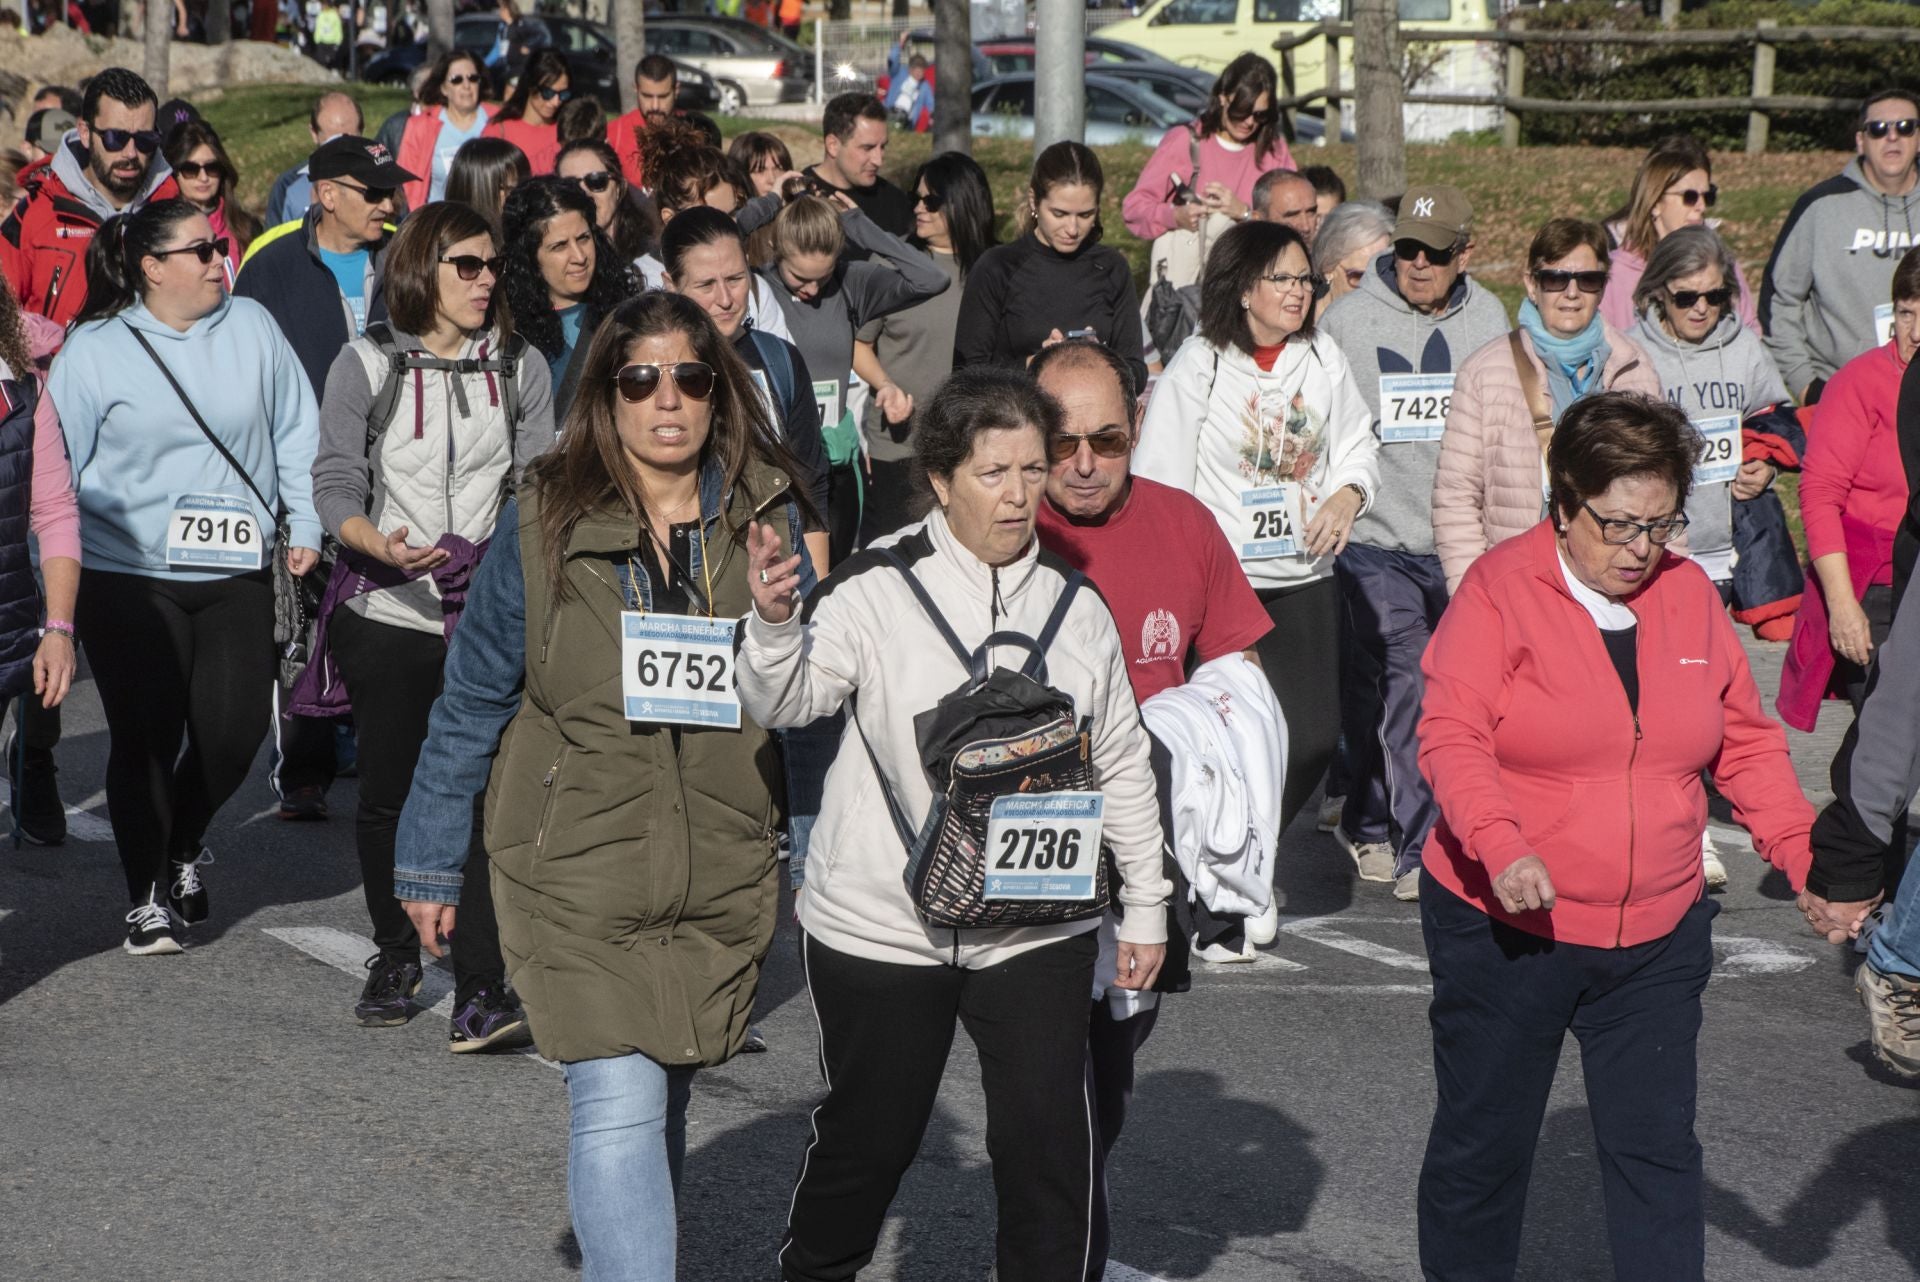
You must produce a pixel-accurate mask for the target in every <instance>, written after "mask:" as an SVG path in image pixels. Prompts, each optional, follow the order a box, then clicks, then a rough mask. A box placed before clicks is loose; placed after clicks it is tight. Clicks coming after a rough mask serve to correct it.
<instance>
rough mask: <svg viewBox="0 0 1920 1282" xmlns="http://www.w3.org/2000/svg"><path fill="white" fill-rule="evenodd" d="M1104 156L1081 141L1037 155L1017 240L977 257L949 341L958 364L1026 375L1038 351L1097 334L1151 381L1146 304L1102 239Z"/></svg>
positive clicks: (1122, 259) (1123, 262)
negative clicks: (1143, 324) (1143, 320)
mask: <svg viewBox="0 0 1920 1282" xmlns="http://www.w3.org/2000/svg"><path fill="white" fill-rule="evenodd" d="M1106 183H1107V180H1106V175H1105V174H1104V173H1102V172H1101V169H1100V159H1099V157H1097V156H1095V155H1094V154H1093V152H1092V151H1091V150H1089V149H1088V148H1086V147H1084V146H1082V145H1081V144H1080V143H1077V142H1057V143H1055V144H1053V146H1051V147H1048V148H1047V149H1046V150H1045V151H1043V152H1041V153H1040V154H1039V156H1037V157H1036V158H1035V159H1034V162H1033V173H1032V176H1031V177H1030V178H1029V179H1028V182H1027V188H1026V190H1025V191H1024V192H1022V193H1021V196H1022V199H1021V203H1020V213H1019V229H1020V235H1019V236H1018V237H1016V238H1015V239H1014V240H1013V241H1011V242H1009V243H1008V244H1005V245H997V246H995V247H994V248H992V249H989V250H988V251H987V252H986V253H985V254H982V255H981V256H980V261H979V262H978V263H976V264H975V265H974V269H973V270H972V271H971V272H969V273H967V289H966V295H965V297H963V298H962V299H961V301H960V319H959V322H958V324H957V326H956V328H955V330H954V336H953V363H954V365H955V367H959V366H962V365H1005V366H1007V367H1008V368H1010V369H1024V368H1025V367H1026V364H1027V361H1028V360H1029V359H1030V358H1031V357H1032V356H1033V354H1034V353H1035V352H1037V351H1039V350H1040V349H1041V348H1042V347H1046V346H1048V345H1049V344H1052V343H1057V342H1059V341H1061V340H1062V339H1066V338H1095V339H1098V340H1099V341H1100V342H1102V343H1104V344H1106V345H1107V346H1108V347H1111V348H1112V349H1113V350H1114V351H1116V352H1118V353H1120V355H1121V356H1122V357H1124V358H1125V359H1126V361H1127V363H1128V364H1129V365H1131V366H1133V374H1134V386H1135V387H1144V386H1146V382H1147V363H1146V360H1145V358H1144V357H1143V355H1142V350H1143V343H1142V339H1141V330H1140V300H1139V297H1138V295H1136V294H1135V293H1134V289H1133V268H1131V267H1129V266H1128V265H1127V259H1126V256H1125V255H1124V254H1122V253H1121V252H1120V251H1119V250H1117V249H1115V248H1113V247H1112V246H1111V245H1103V244H1101V243H1100V232H1101V227H1100V201H1101V199H1102V196H1103V195H1104V193H1105V191H1106Z"/></svg>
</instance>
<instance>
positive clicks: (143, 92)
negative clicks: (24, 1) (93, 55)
mask: <svg viewBox="0 0 1920 1282" xmlns="http://www.w3.org/2000/svg"><path fill="white" fill-rule="evenodd" d="M159 106H160V102H159V99H158V98H156V97H155V96H154V92H153V89H152V87H151V86H149V85H148V84H147V82H146V81H145V80H142V79H141V78H140V77H139V76H137V75H135V74H134V73H133V72H131V71H128V70H127V69H126V68H125V67H108V68H107V69H106V70H104V71H102V72H101V73H100V74H99V75H97V76H95V77H93V79H91V80H90V81H88V82H87V92H86V96H85V97H84V98H83V99H82V100H81V112H80V122H79V124H78V125H76V126H75V127H74V130H73V132H72V133H70V134H68V135H67V136H66V137H65V138H63V139H61V141H60V144H59V145H58V146H57V147H55V148H54V152H53V155H52V156H51V157H50V158H49V159H48V160H46V161H45V162H44V163H43V164H40V165H30V166H28V167H27V169H26V170H24V171H22V174H21V186H22V187H23V188H24V189H25V195H24V196H23V197H22V199H21V201H20V203H19V204H18V205H16V206H15V207H14V210H13V213H12V214H10V215H8V217H7V219H6V221H5V222H4V223H0V272H4V273H6V277H7V281H8V282H9V283H10V284H11V285H12V286H13V292H14V296H15V297H17V298H18V299H19V300H20V304H21V306H23V307H25V308H26V309H27V310H28V311H33V312H38V313H40V314H41V315H42V316H45V317H46V318H47V319H48V320H51V321H55V322H58V323H59V324H61V325H68V324H71V323H72V321H73V319H74V318H75V317H76V316H78V315H79V314H80V309H81V307H82V306H83V305H85V303H86V301H87V270H86V259H87V246H88V245H89V244H91V243H92V241H93V234H94V232H95V231H96V230H97V229H98V228H99V226H100V224H101V223H103V222H105V221H106V220H107V219H109V218H111V217H113V216H114V215H115V214H123V213H129V212H131V211H133V210H135V209H138V208H140V207H141V206H142V205H145V204H147V203H148V202H149V201H154V200H167V199H170V198H171V197H174V196H177V195H179V194H180V190H179V186H178V184H176V183H175V182H174V181H173V175H172V173H171V171H169V170H168V168H167V162H166V158H165V157H163V156H161V155H160V134H159V131H158V130H157V129H155V127H154V116H155V113H156V111H157V110H158V108H159Z"/></svg>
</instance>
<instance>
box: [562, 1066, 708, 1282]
mask: <svg viewBox="0 0 1920 1282" xmlns="http://www.w3.org/2000/svg"><path fill="white" fill-rule="evenodd" d="M566 1073H567V1094H568V1097H569V1101H570V1104H571V1108H570V1119H571V1120H570V1125H569V1136H568V1143H567V1203H568V1206H569V1208H570V1209H571V1210H572V1212H573V1234H574V1236H575V1237H576V1238H578V1239H579V1241H580V1255H581V1257H582V1260H583V1267H582V1268H581V1277H582V1279H583V1282H673V1277H674V1256H675V1247H676V1245H677V1243H676V1241H675V1239H676V1237H677V1234H678V1229H677V1226H676V1224H675V1216H674V1201H675V1198H676V1196H677V1195H678V1193H679V1189H680V1167H681V1163H682V1162H683V1160H684V1159H685V1158H686V1155H687V1098H688V1096H689V1095H690V1094H691V1093H692V1090H693V1074H694V1070H693V1069H691V1068H662V1067H661V1066H660V1065H658V1064H656V1063H654V1062H653V1061H652V1060H650V1059H648V1058H647V1057H646V1056H645V1055H637V1054H636V1055H620V1056H616V1057H614V1058H612V1059H583V1060H580V1061H578V1062H576V1063H572V1064H568V1065H567V1066H566Z"/></svg>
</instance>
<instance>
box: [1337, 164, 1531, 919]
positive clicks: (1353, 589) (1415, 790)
mask: <svg viewBox="0 0 1920 1282" xmlns="http://www.w3.org/2000/svg"><path fill="white" fill-rule="evenodd" d="M1472 254H1473V206H1472V205H1471V204H1470V203H1469V202H1468V200H1467V198H1466V196H1465V195H1464V194H1463V193H1462V192H1461V191H1460V190H1459V189H1458V188H1455V187H1448V186H1432V185H1427V184H1420V185H1416V186H1414V187H1412V188H1410V189H1409V190H1408V191H1407V193H1406V195H1404V196H1402V197H1401V198H1400V215H1399V219H1398V221H1397V222H1396V223H1395V224H1394V228H1393V247H1392V249H1391V250H1390V251H1389V252H1388V253H1385V254H1382V255H1381V256H1380V257H1379V258H1378V259H1376V260H1375V261H1374V263H1373V265H1372V266H1371V267H1370V268H1369V269H1368V271H1367V274H1366V276H1365V277H1364V278H1363V279H1362V280H1361V282H1360V285H1359V287H1358V288H1357V289H1355V290H1354V291H1353V292H1352V293H1350V294H1347V295H1345V296H1343V297H1342V298H1340V299H1339V301H1337V302H1335V303H1334V304H1333V306H1331V307H1329V308H1328V309H1327V314H1326V316H1325V317H1324V318H1323V319H1322V320H1321V322H1320V323H1321V324H1322V325H1323V326H1324V327H1325V328H1326V331H1327V333H1328V334H1330V335H1332V337H1333V339H1334V341H1335V342H1337V343H1339V344H1340V350H1341V351H1343V352H1345V353H1346V356H1347V360H1348V361H1349V362H1351V363H1352V365H1353V374H1354V378H1355V379H1356V380H1358V382H1359V384H1360V392H1361V394H1362V395H1363V396H1364V397H1365V398H1366V401H1367V408H1368V409H1370V410H1372V411H1373V422H1374V432H1375V434H1376V435H1378V436H1379V437H1380V441H1381V448H1380V456H1379V457H1380V488H1379V489H1378V491H1376V492H1375V495H1374V501H1373V504H1372V506H1371V507H1370V508H1368V510H1367V511H1366V513H1365V514H1364V515H1362V516H1361V517H1360V519H1359V520H1358V521H1356V522H1354V526H1353V536H1352V538H1351V540H1350V541H1349V542H1348V544H1347V548H1346V551H1344V552H1342V553H1341V554H1340V556H1339V558H1338V559H1337V560H1336V561H1335V562H1334V572H1335V575H1336V577H1337V578H1338V579H1339V582H1340V590H1341V594H1342V596H1343V597H1344V598H1345V600H1346V608H1347V620H1348V637H1349V639H1350V642H1351V644H1352V645H1354V646H1355V647H1357V648H1358V649H1360V650H1361V651H1363V652H1364V655H1365V657H1366V659H1367V660H1369V662H1367V663H1365V664H1364V665H1355V667H1356V669H1357V668H1360V667H1365V668H1366V669H1368V670H1369V675H1371V676H1372V678H1373V683H1374V688H1373V689H1370V690H1357V691H1353V692H1351V695H1352V697H1351V698H1343V699H1342V701H1341V702H1342V707H1343V717H1342V720H1343V722H1347V723H1348V724H1343V725H1342V727H1341V729H1342V730H1343V731H1344V732H1345V734H1346V738H1347V752H1348V754H1349V756H1350V758H1351V760H1352V779H1353V784H1352V786H1351V787H1350V788H1349V789H1348V792H1347V804H1346V808H1345V810H1344V811H1343V812H1342V814H1341V818H1340V824H1339V826H1338V827H1336V828H1335V829H1334V837H1335V839H1336V840H1338V841H1339V842H1340V843H1341V845H1343V846H1344V847H1346V849H1347V852H1348V853H1349V854H1350V855H1352V856H1353V858H1354V861H1355V862H1356V863H1357V864H1358V865H1359V866H1360V875H1361V877H1362V878H1363V879H1364V880H1369V881H1386V880H1391V881H1393V883H1394V894H1395V896H1396V897H1397V898H1400V899H1408V900H1411V899H1415V898H1417V897H1418V896H1419V883H1420V876H1419V870H1420V851H1421V849H1422V848H1423V847H1424V846H1425V844H1426V840H1427V832H1428V830H1429V829H1430V828H1432V827H1433V821H1434V817H1435V810H1434V804H1433V793H1432V791H1431V790H1430V789H1429V788H1428V787H1427V784H1426V781H1425V780H1424V779H1423V778H1422V777H1421V774H1420V768H1419V764H1418V761H1417V760H1416V758H1417V757H1418V754H1419V751H1420V741H1419V737H1418V735H1417V734H1416V733H1415V729H1416V726H1417V724H1418V722H1419V719H1420V700H1421V696H1422V694H1423V692H1424V686H1423V684H1422V682H1421V678H1420V656H1421V654H1422V653H1423V652H1424V651H1425V650H1426V647H1427V638H1428V637H1430V636H1432V635H1433V629H1434V627H1435V625H1437V624H1438V623H1439V622H1440V612H1441V611H1442V610H1444V609H1445V608H1446V605H1447V577H1446V575H1445V573H1443V572H1442V570H1441V568H1440V558H1439V557H1438V556H1436V555H1435V554H1434V546H1433V473H1434V468H1435V466H1436V464H1437V463H1438V462H1439V458H1440V433H1441V430H1442V429H1443V428H1444V427H1445V426H1446V421H1447V409H1448V407H1449V405H1450V403H1451V400H1452V397H1453V379H1454V372H1455V371H1456V370H1457V369H1458V368H1459V366H1460V362H1461V361H1463V360H1464V359H1465V358H1466V357H1467V356H1468V355H1469V354H1471V353H1472V352H1474V351H1477V350H1478V349H1479V348H1480V347H1481V346H1482V345H1484V344H1485V343H1487V342H1490V341H1491V340H1493V339H1496V338H1498V337H1500V335H1501V334H1502V333H1504V332H1505V331H1506V329H1507V312H1506V308H1505V307H1503V306H1501V304H1500V300H1499V299H1497V298H1495V297H1494V296H1493V295H1492V294H1490V293H1488V292H1487V291H1486V290H1485V289H1482V288H1481V287H1480V286H1479V284H1477V283H1476V282H1474V281H1473V280H1471V279H1469V278H1468V276H1467V274H1466V269H1467V261H1468V259H1469V258H1471V257H1472ZM1383 793H1384V797H1385V801H1386V810H1387V812H1388V813H1389V814H1391V816H1392V827H1397V828H1398V829H1399V841H1398V843H1397V844H1396V843H1393V842H1390V841H1389V837H1390V836H1391V835H1392V831H1391V828H1390V827H1389V825H1388V823H1387V820H1386V816H1385V815H1382V814H1380V813H1379V810H1380V805H1379V802H1380V799H1381V797H1382V795H1383ZM1370 802H1371V804H1370Z"/></svg>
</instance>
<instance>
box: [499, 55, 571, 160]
mask: <svg viewBox="0 0 1920 1282" xmlns="http://www.w3.org/2000/svg"><path fill="white" fill-rule="evenodd" d="M572 97H573V77H572V75H571V74H570V73H569V72H568V70H567V59H566V55H564V54H562V53H561V52H560V51H559V50H557V49H541V50H539V51H537V52H536V53H535V54H534V55H533V56H532V57H531V58H528V59H527V65H526V66H525V67H523V68H521V70H520V78H519V80H517V81H515V82H514V86H513V92H512V93H511V94H509V95H508V97H507V100H506V101H505V102H504V103H502V104H501V105H500V111H499V113H498V114H497V115H495V116H494V118H493V119H492V121H490V122H489V123H488V125H487V127H486V129H485V130H484V131H483V133H484V136H485V137H488V138H504V139H506V140H507V141H508V142H510V143H512V144H513V145H514V146H516V147H518V148H519V149H520V150H521V151H524V152H526V153H527V163H528V164H529V165H531V166H532V167H533V173H534V176H535V177H536V178H537V177H539V176H540V175H541V174H550V173H552V172H553V162H554V158H555V157H557V156H558V155H559V154H560V108H562V107H564V106H566V104H567V100H568V99H570V98H572Z"/></svg>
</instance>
